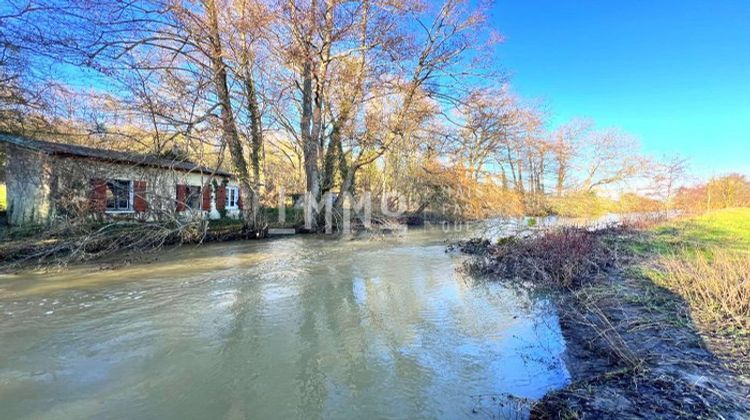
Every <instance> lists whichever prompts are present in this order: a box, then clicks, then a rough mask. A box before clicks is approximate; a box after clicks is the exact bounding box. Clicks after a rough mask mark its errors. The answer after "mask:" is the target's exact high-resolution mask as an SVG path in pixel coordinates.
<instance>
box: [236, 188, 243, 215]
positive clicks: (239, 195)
mask: <svg viewBox="0 0 750 420" xmlns="http://www.w3.org/2000/svg"><path fill="white" fill-rule="evenodd" d="M237 207H238V208H239V209H240V210H242V188H238V189H237Z"/></svg>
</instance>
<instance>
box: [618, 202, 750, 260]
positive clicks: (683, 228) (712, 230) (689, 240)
mask: <svg viewBox="0 0 750 420" xmlns="http://www.w3.org/2000/svg"><path fill="white" fill-rule="evenodd" d="M650 233H651V235H649V236H650V237H649V238H648V239H647V240H646V241H639V242H637V243H634V244H633V248H634V249H635V250H636V251H640V252H656V253H658V254H671V253H681V252H684V251H691V252H696V251H697V252H707V251H708V250H711V249H716V248H720V249H722V250H729V251H740V252H750V208H735V209H725V210H717V211H713V212H711V213H707V214H704V215H701V216H696V217H691V218H686V219H679V220H676V221H673V222H670V223H667V224H664V225H660V226H658V227H656V228H654V229H652V230H651V232H650Z"/></svg>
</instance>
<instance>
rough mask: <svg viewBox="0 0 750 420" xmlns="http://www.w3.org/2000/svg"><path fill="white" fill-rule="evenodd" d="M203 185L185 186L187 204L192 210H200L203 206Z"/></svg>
mask: <svg viewBox="0 0 750 420" xmlns="http://www.w3.org/2000/svg"><path fill="white" fill-rule="evenodd" d="M202 204H203V196H202V195H201V187H198V186H195V185H188V186H187V187H185V206H187V208H189V209H192V210H200V209H201V208H202V207H203V206H202Z"/></svg>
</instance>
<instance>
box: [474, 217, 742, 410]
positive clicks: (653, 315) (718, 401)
mask: <svg viewBox="0 0 750 420" xmlns="http://www.w3.org/2000/svg"><path fill="white" fill-rule="evenodd" d="M639 234H640V233H639V232H637V231H633V230H629V229H608V230H603V231H599V232H589V233H580V232H574V231H568V232H564V233H562V234H561V233H559V232H558V233H553V234H551V235H550V234H540V235H538V236H536V237H533V238H528V239H522V240H519V239H512V240H505V241H502V242H501V243H500V244H489V243H488V242H486V241H478V240H475V241H470V242H468V243H464V244H461V245H459V248H460V249H461V250H462V251H464V252H468V253H470V254H473V255H474V256H475V258H474V259H473V262H471V263H470V264H469V266H468V269H469V270H473V271H479V272H483V273H490V274H493V273H494V276H495V278H497V279H504V280H503V281H522V282H524V283H525V284H527V285H528V286H529V287H542V288H545V289H553V290H554V292H555V293H554V296H555V301H556V304H557V306H558V310H559V314H560V323H561V328H562V331H563V335H564V337H565V339H566V343H567V351H566V355H565V359H566V364H567V368H568V370H569V372H570V373H571V378H572V380H571V383H570V384H569V385H568V386H567V387H565V388H564V389H562V390H560V391H557V392H554V393H551V394H548V395H547V396H545V398H543V399H542V400H541V401H539V402H538V403H537V404H536V405H535V406H534V407H533V409H532V418H552V419H557V418H587V419H588V418H591V419H599V418H623V417H625V418H629V417H659V418H680V417H703V418H737V419H741V418H742V419H744V418H748V417H750V400H749V399H750V380H748V378H746V377H743V376H742V375H741V374H740V373H739V372H737V371H734V370H731V369H729V368H727V367H726V366H727V365H728V363H727V362H729V361H727V360H722V359H721V358H720V357H719V356H717V355H715V354H714V353H712V352H711V351H710V350H709V348H708V347H707V345H706V343H705V342H704V340H703V338H702V337H701V335H700V334H699V332H698V330H697V329H696V327H695V325H694V323H693V320H692V318H691V315H690V311H689V309H688V305H687V304H686V303H685V302H684V301H683V300H682V299H681V298H680V297H679V296H677V295H675V294H673V293H672V292H670V291H669V290H666V289H663V288H661V287H658V286H656V285H655V284H653V283H652V282H651V281H650V280H648V279H646V278H645V277H642V276H640V275H639V274H637V271H636V270H633V269H632V268H633V267H635V266H637V265H638V264H639V263H641V262H642V261H639V258H637V257H635V256H634V255H632V253H631V252H629V248H628V247H627V243H628V240H629V239H630V237H631V236H632V235H639ZM571 240H572V241H571ZM563 261H564V262H565V263H564V264H562V266H561V262H563ZM550 262H552V263H550Z"/></svg>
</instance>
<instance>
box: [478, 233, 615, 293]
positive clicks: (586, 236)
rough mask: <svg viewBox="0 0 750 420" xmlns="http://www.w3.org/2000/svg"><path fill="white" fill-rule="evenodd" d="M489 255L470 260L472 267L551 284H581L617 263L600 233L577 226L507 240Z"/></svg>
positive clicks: (550, 285)
mask: <svg viewBox="0 0 750 420" xmlns="http://www.w3.org/2000/svg"><path fill="white" fill-rule="evenodd" d="M485 255H486V257H485V258H482V259H475V260H472V261H471V262H469V268H470V269H472V270H476V271H481V272H484V273H495V274H499V275H502V276H504V277H509V278H516V279H519V280H524V281H531V282H533V283H534V284H537V285H541V286H544V287H551V288H576V287H579V286H581V285H582V284H583V283H585V282H586V281H589V280H591V279H593V278H594V276H595V275H596V274H598V273H599V272H600V271H602V270H604V269H606V268H608V267H610V266H611V264H612V263H613V256H612V255H611V253H610V252H609V251H608V250H607V247H606V246H605V245H604V244H603V243H602V240H601V238H600V234H598V233H596V232H590V231H588V230H586V229H582V228H577V227H562V228H559V229H555V230H551V231H547V232H544V233H542V234H540V235H538V236H533V237H530V238H526V239H517V240H512V241H504V242H502V243H499V244H498V245H494V246H490V247H489V248H488V251H487V252H486V253H485Z"/></svg>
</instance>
